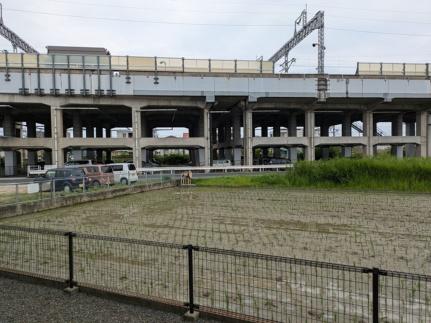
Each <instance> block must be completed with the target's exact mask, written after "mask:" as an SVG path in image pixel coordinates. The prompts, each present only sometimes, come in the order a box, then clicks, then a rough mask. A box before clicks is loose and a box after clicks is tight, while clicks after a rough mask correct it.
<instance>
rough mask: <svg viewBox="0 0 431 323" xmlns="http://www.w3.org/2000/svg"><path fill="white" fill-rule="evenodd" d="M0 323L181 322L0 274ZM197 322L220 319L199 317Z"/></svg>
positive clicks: (178, 318)
mask: <svg viewBox="0 0 431 323" xmlns="http://www.w3.org/2000/svg"><path fill="white" fill-rule="evenodd" d="M0 300H1V301H0V323H30V322H31V323H38V322H41V323H42V322H43V323H54V322H55V323H57V322H61V323H69V322H70V323H72V322H73V323H78V322H79V323H85V322H89V323H96V322H103V323H110V322H113V323H114V322H115V323H120V322H121V323H122V322H140V323H142V322H152V323H153V322H182V321H183V320H182V317H181V316H180V315H178V314H174V313H168V312H162V311H156V310H152V309H150V308H148V307H143V306H138V305H130V304H124V303H121V302H116V301H113V300H107V299H104V298H99V297H96V296H91V295H87V294H84V293H77V294H74V295H68V294H66V293H64V292H63V291H62V290H60V289H56V288H52V287H46V286H41V285H36V284H31V283H27V282H21V281H17V280H12V279H9V278H4V277H0ZM198 322H202V323H203V322H217V321H214V320H203V319H200V320H199V321H198Z"/></svg>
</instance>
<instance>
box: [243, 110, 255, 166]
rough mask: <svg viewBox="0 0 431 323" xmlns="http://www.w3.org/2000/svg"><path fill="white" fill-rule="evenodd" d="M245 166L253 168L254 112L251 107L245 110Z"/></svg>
mask: <svg viewBox="0 0 431 323" xmlns="http://www.w3.org/2000/svg"><path fill="white" fill-rule="evenodd" d="M243 120H244V165H246V166H253V136H254V126H253V110H252V107H251V106H249V105H248V106H246V108H245V109H244V116H243Z"/></svg>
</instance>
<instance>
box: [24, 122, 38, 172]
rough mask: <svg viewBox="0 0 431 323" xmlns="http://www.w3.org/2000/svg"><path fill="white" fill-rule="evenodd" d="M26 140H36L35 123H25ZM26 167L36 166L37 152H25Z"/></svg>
mask: <svg viewBox="0 0 431 323" xmlns="http://www.w3.org/2000/svg"><path fill="white" fill-rule="evenodd" d="M26 124H27V138H36V122H35V121H27V122H26ZM27 157H28V159H27V165H36V163H37V151H36V150H30V149H28V150H27Z"/></svg>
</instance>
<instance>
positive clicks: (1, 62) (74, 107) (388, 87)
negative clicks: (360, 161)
mask: <svg viewBox="0 0 431 323" xmlns="http://www.w3.org/2000/svg"><path fill="white" fill-rule="evenodd" d="M368 67H369V66H368ZM422 67H423V66H422ZM361 68H362V69H363V66H362V67H361ZM397 68H398V67H397ZM411 69H412V67H411V66H407V67H406V65H405V64H404V67H403V70H402V72H403V73H400V75H395V74H397V73H386V74H384V73H382V66H380V67H379V71H380V72H377V73H376V72H375V71H374V72H372V71H371V70H369V69H368V70H367V72H365V73H363V72H361V69H358V71H359V73H358V74H359V75H290V74H289V75H288V74H276V73H274V67H273V63H272V62H267V61H222V60H195V59H193V60H187V59H181V58H179V59H175V58H157V57H117V56H109V55H107V56H89V55H85V56H81V55H39V54H37V55H36V54H0V131H1V130H2V131H3V133H1V132H0V151H1V154H3V159H4V165H2V170H3V173H4V174H5V175H14V174H15V173H16V172H17V169H18V168H19V166H20V165H23V163H24V161H23V159H24V157H23V156H24V155H25V159H26V161H25V163H26V164H29V165H33V164H36V162H37V159H38V158H39V159H43V160H44V162H45V163H46V164H56V165H63V164H64V162H65V161H66V158H67V156H74V157H75V158H92V159H96V160H98V161H103V160H106V159H110V154H111V152H112V151H115V150H130V151H132V152H133V160H134V162H135V163H136V164H137V165H138V166H141V165H144V164H145V163H146V162H148V161H150V159H151V154H152V152H153V151H154V150H156V149H187V150H189V151H190V155H191V157H192V161H193V164H194V165H205V166H209V165H211V164H212V162H213V160H215V159H229V160H231V161H232V163H233V164H235V165H241V164H244V165H253V163H259V162H260V161H259V158H258V157H259V156H260V157H264V158H265V157H267V156H268V155H271V156H272V157H279V156H280V154H281V153H282V152H283V153H284V154H285V156H286V157H288V158H290V159H291V160H292V161H293V162H294V161H296V160H297V159H298V158H305V159H306V160H314V159H315V158H316V149H320V152H321V154H322V156H323V158H326V157H328V151H329V150H328V148H329V147H332V146H337V147H342V154H343V155H344V156H346V157H349V156H351V155H352V149H353V148H354V147H358V148H356V149H357V150H358V149H359V148H360V150H361V151H362V152H363V153H364V154H365V155H368V156H372V155H373V154H375V153H376V147H378V146H382V145H385V146H391V147H392V149H391V150H392V153H393V154H394V155H396V156H398V157H399V158H402V157H403V156H420V157H430V156H431V117H430V108H431V82H430V78H429V68H428V66H425V67H424V69H423V70H421V69H417V68H416V67H415V71H417V70H419V72H415V73H408V72H406V71H410V70H411ZM382 122H386V123H388V124H390V127H389V128H388V129H387V130H386V131H384V132H382V131H380V130H379V123H382ZM334 126H337V127H338V129H339V130H340V131H339V132H338V133H337V132H336V131H335V130H334V129H336V128H334ZM160 127H168V128H177V127H183V128H187V129H188V133H189V135H188V136H184V137H182V136H178V137H168V138H158V137H157V136H155V135H154V134H155V132H154V131H153V130H154V129H157V128H160ZM1 128H2V129H1ZM123 128H128V129H130V134H128V135H125V136H119V135H113V134H114V131H113V130H114V129H123ZM24 152H25V153H24ZM257 153H259V156H257Z"/></svg>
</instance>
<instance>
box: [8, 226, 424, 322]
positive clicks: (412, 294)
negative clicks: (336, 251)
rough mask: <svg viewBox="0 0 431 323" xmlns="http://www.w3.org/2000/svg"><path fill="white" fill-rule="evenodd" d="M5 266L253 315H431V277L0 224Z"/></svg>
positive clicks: (314, 318) (384, 318) (382, 318)
mask: <svg viewBox="0 0 431 323" xmlns="http://www.w3.org/2000/svg"><path fill="white" fill-rule="evenodd" d="M0 270H3V271H10V272H18V273H23V274H27V275H33V276H38V277H43V278H48V279H53V280H60V281H64V282H65V284H67V286H68V287H73V286H86V287H92V288H97V289H102V290H106V291H110V292H114V293H120V294H125V295H131V296H139V297H142V298H147V299H152V300H156V301H160V302H167V303H175V304H181V305H184V306H185V307H187V308H188V309H189V310H190V311H195V310H197V309H198V308H201V309H202V310H204V311H207V312H213V313H217V314H220V315H226V316H230V317H234V318H240V319H245V320H249V321H259V322H261V321H267V322H358V323H359V322H409V323H410V322H412V323H414V322H418V323H419V322H431V276H425V275H415V274H408V273H399V272H393V271H384V270H380V269H378V268H364V267H355V266H345V265H338V264H332V263H324V262H315V261H309V260H302V259H293V258H286V257H277V256H269V255H262V254H255V253H246V252H238V251H227V250H221V249H214V248H206V247H197V246H192V245H186V246H182V245H177V244H170V243H160V242H153V241H144V240H132V239H124V238H113V237H104V236H96V235H89V234H79V233H72V232H63V231H52V230H44V229H42V230H41V229H30V228H22V227H14V226H4V225H2V226H0Z"/></svg>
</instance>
